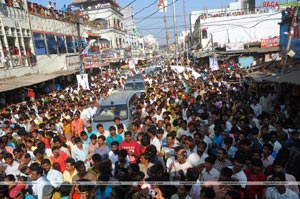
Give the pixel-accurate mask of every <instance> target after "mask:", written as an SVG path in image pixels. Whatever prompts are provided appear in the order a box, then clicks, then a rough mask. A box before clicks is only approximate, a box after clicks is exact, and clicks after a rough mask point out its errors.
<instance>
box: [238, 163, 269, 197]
mask: <svg viewBox="0 0 300 199" xmlns="http://www.w3.org/2000/svg"><path fill="white" fill-rule="evenodd" d="M262 168H263V163H262V161H261V159H252V160H251V168H250V169H245V170H244V172H245V174H246V176H247V181H248V182H251V181H254V182H263V181H266V179H267V178H266V176H265V175H264V174H263V173H262V172H261V171H262ZM264 193H265V186H262V185H261V186H260V185H257V186H256V185H251V186H247V187H246V190H245V199H252V198H263V196H264Z"/></svg>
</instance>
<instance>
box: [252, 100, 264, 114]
mask: <svg viewBox="0 0 300 199" xmlns="http://www.w3.org/2000/svg"><path fill="white" fill-rule="evenodd" d="M250 107H251V108H252V109H253V111H254V114H255V117H258V116H260V115H261V114H262V107H261V105H260V104H258V103H257V100H256V99H255V98H254V99H253V101H252V104H251V105H250Z"/></svg>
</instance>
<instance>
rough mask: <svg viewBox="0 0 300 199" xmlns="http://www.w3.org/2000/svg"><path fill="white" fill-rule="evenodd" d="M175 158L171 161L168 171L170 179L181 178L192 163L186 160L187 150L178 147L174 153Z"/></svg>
mask: <svg viewBox="0 0 300 199" xmlns="http://www.w3.org/2000/svg"><path fill="white" fill-rule="evenodd" d="M176 157H177V160H175V161H173V162H172V164H171V167H170V170H169V171H168V172H169V174H170V180H182V179H183V178H184V175H185V174H186V172H187V170H188V169H189V168H191V167H192V165H191V164H190V163H189V162H187V161H186V159H187V152H186V151H185V150H184V149H180V150H179V151H178V153H177V154H176Z"/></svg>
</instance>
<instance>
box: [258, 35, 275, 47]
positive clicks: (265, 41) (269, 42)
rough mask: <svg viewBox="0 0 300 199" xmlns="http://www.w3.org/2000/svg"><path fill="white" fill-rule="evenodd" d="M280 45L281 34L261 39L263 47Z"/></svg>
mask: <svg viewBox="0 0 300 199" xmlns="http://www.w3.org/2000/svg"><path fill="white" fill-rule="evenodd" d="M276 46H279V36H277V37H274V38H269V39H261V40H260V47H261V48H271V47H276Z"/></svg>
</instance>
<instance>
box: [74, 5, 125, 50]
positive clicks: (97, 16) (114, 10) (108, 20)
mask: <svg viewBox="0 0 300 199" xmlns="http://www.w3.org/2000/svg"><path fill="white" fill-rule="evenodd" d="M72 5H74V6H76V7H79V8H81V9H82V15H85V16H87V17H88V19H89V22H90V26H86V28H85V29H86V31H89V32H92V33H96V34H99V35H101V38H100V39H99V45H100V46H101V47H102V48H103V47H106V48H107V47H108V48H117V49H121V48H124V47H125V29H124V24H123V14H122V13H121V11H120V10H121V8H120V6H119V5H118V4H117V3H116V2H115V1H114V0H103V1H89V0H73V2H72Z"/></svg>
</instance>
